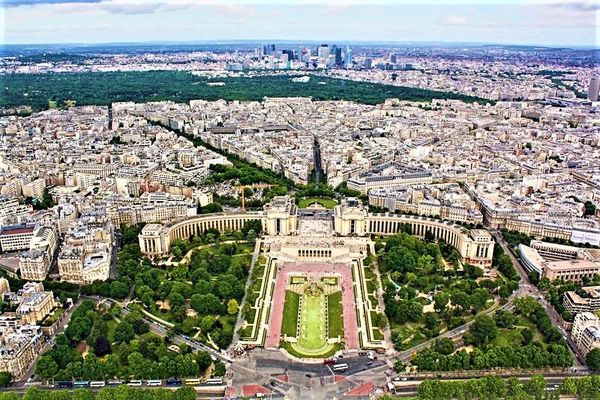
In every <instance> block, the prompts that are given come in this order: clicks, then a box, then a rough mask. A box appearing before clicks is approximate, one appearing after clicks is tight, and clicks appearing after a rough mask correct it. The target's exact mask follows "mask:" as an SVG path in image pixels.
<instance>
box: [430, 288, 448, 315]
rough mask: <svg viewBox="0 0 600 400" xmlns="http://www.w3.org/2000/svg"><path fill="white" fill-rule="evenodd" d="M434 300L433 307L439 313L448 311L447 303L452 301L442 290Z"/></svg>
mask: <svg viewBox="0 0 600 400" xmlns="http://www.w3.org/2000/svg"><path fill="white" fill-rule="evenodd" d="M433 301H434V304H433V309H434V310H435V311H436V312H438V313H443V312H445V311H446V305H447V304H448V301H450V297H449V296H448V295H447V294H446V293H444V292H440V293H438V294H436V295H434V296H433Z"/></svg>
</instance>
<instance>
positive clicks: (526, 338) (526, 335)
mask: <svg viewBox="0 0 600 400" xmlns="http://www.w3.org/2000/svg"><path fill="white" fill-rule="evenodd" d="M521 336H522V337H523V342H522V343H523V344H524V345H527V344H529V343H531V341H532V340H533V331H532V330H531V329H529V328H525V329H523V330H522V331H521Z"/></svg>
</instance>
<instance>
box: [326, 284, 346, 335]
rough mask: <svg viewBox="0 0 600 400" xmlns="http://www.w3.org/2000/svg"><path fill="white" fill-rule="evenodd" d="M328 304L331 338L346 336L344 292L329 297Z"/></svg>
mask: <svg viewBox="0 0 600 400" xmlns="http://www.w3.org/2000/svg"><path fill="white" fill-rule="evenodd" d="M327 300H328V301H327V304H328V309H327V313H328V320H329V337H330V338H333V337H338V336H341V337H343V336H344V316H343V314H344V310H343V309H342V292H335V293H332V294H330V295H329V297H328V299H327Z"/></svg>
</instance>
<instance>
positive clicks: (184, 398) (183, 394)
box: [173, 387, 197, 400]
mask: <svg viewBox="0 0 600 400" xmlns="http://www.w3.org/2000/svg"><path fill="white" fill-rule="evenodd" d="M196 396H197V393H196V390H194V388H191V387H181V388H179V389H177V390H176V391H175V393H174V394H173V399H177V400H195V399H196Z"/></svg>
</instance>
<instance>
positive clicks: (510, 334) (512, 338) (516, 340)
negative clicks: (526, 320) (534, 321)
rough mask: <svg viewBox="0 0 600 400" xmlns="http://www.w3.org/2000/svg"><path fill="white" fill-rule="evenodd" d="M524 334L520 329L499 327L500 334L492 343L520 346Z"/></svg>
mask: <svg viewBox="0 0 600 400" xmlns="http://www.w3.org/2000/svg"><path fill="white" fill-rule="evenodd" d="M522 340H523V336H521V330H520V329H498V334H497V336H496V338H495V339H494V340H492V344H495V345H496V346H510V347H513V346H520V345H521V341H522Z"/></svg>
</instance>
